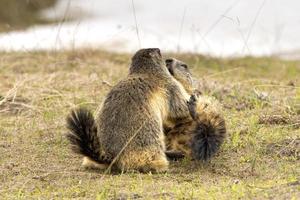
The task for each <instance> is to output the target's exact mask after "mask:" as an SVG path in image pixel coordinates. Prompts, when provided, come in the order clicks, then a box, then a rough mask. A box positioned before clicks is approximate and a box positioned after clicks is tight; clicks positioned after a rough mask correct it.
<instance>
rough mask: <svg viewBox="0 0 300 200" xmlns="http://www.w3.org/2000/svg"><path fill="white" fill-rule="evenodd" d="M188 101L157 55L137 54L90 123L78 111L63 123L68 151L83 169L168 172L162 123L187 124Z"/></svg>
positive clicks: (86, 113) (84, 113)
mask: <svg viewBox="0 0 300 200" xmlns="http://www.w3.org/2000/svg"><path fill="white" fill-rule="evenodd" d="M189 98H190V95H189V94H188V93H187V92H186V90H185V89H184V87H183V86H182V85H181V84H180V83H179V82H178V81H177V80H176V79H175V78H174V77H173V76H172V75H171V74H170V72H169V71H168V69H167V68H166V66H165V64H164V62H163V60H162V56H161V54H160V50H159V49H157V48H151V49H141V50H139V51H138V52H137V53H136V54H135V55H134V56H133V58H132V63H131V67H130V69H129V75H128V77H127V78H126V79H125V80H122V81H120V82H119V83H118V84H117V85H116V86H114V87H113V88H112V90H111V91H110V92H109V93H108V95H107V96H106V98H105V100H104V103H103V105H102V107H101V109H100V110H99V112H98V114H97V116H96V120H94V118H93V116H92V114H91V113H90V112H89V111H87V110H84V109H79V110H76V111H73V112H72V113H71V115H70V116H68V118H67V127H68V129H69V131H70V132H69V133H68V135H67V137H68V139H69V141H70V142H71V144H72V146H73V150H74V151H75V152H77V153H80V154H82V155H84V156H85V160H84V163H83V164H84V165H86V166H93V165H97V167H103V168H105V167H107V164H108V163H109V162H111V161H112V159H115V163H114V166H115V167H117V168H118V169H120V170H125V171H127V170H138V171H141V172H149V171H153V172H162V171H166V170H167V169H168V164H169V163H168V160H167V158H166V155H165V138H164V132H163V122H165V121H168V122H169V124H170V123H172V122H173V123H175V122H177V121H178V120H179V119H185V118H188V117H189V118H190V113H189V108H188V104H187V101H188V100H189Z"/></svg>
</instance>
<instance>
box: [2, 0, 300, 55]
mask: <svg viewBox="0 0 300 200" xmlns="http://www.w3.org/2000/svg"><path fill="white" fill-rule="evenodd" d="M299 8H300V1H299V0H288V1H282V0H272V1H271V0H252V1H249V0H229V1H219V0H185V1H179V0H169V1H166V0H164V1H162V0H151V1H147V0H123V1H120V0H22V1H21V0H0V50H2V51H3V50H5V51H12V50H14V51H15V50H16V51H19V50H21V51H31V50H63V49H76V48H97V49H104V50H110V51H117V52H132V51H135V50H137V49H138V48H140V47H159V48H161V49H162V50H163V51H170V52H192V53H201V54H207V55H212V56H217V57H232V56H243V55H254V56H280V57H283V58H287V59H299V58H300V14H299Z"/></svg>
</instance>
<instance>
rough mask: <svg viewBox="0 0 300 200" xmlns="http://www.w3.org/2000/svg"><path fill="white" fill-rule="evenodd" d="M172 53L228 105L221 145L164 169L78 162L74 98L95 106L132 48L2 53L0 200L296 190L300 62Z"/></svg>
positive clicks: (263, 195)
mask: <svg viewBox="0 0 300 200" xmlns="http://www.w3.org/2000/svg"><path fill="white" fill-rule="evenodd" d="M175 56H176V57H177V58H180V59H182V60H184V61H186V62H187V63H188V64H189V65H190V66H191V68H192V72H193V74H194V76H195V78H197V79H198V80H199V88H200V89H201V90H202V91H204V92H205V93H207V94H210V95H213V96H215V97H216V98H218V99H219V100H220V101H221V103H222V104H223V105H224V112H225V117H226V122H227V127H228V138H227V140H226V142H225V144H224V145H223V146H222V150H221V152H220V153H219V154H218V155H217V156H216V157H215V158H214V159H213V160H212V161H211V162H210V163H206V164H204V163H200V162H191V161H188V160H183V161H180V162H172V163H171V167H170V171H169V172H168V173H165V174H139V173H131V174H111V175H105V174H103V172H101V171H90V170H85V169H83V168H82V167H81V166H80V164H81V158H80V157H79V156H77V155H75V154H73V153H72V152H71V151H70V150H69V146H68V142H67V140H66V139H65V137H64V133H65V132H66V129H65V121H64V120H65V117H66V115H67V114H68V113H69V111H70V109H72V108H74V107H75V106H78V105H84V106H86V107H89V108H91V109H94V110H95V109H96V107H97V105H98V104H99V102H101V101H102V99H103V98H104V96H105V94H106V93H107V92H108V91H109V90H110V88H111V85H114V84H115V83H117V81H119V80H120V79H122V78H123V77H125V76H126V74H127V71H128V65H129V60H130V55H121V54H111V53H107V52H101V51H90V50H82V51H77V52H62V53H46V52H37V53H0V199H30V198H33V199H37V198H41V199H50V198H53V199H61V198H79V199H80V198H81V199H95V198H97V199H114V198H115V199H240V198H243V199H244V198H245V199H253V198H254V199H274V198H276V199H297V198H299V197H300V179H299V177H300V164H299V163H300V162H299V159H300V153H299V151H300V129H299V128H300V61H299V62H296V61H280V60H278V59H275V58H250V57H248V58H240V59H214V58H209V57H203V56H200V55H175Z"/></svg>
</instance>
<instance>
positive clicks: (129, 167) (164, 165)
mask: <svg viewBox="0 0 300 200" xmlns="http://www.w3.org/2000/svg"><path fill="white" fill-rule="evenodd" d="M117 165H118V168H120V169H121V170H123V171H139V172H143V173H147V172H155V173H160V172H165V171H167V170H168V167H169V162H168V160H167V158H166V155H165V153H164V152H163V151H161V152H158V151H153V150H150V149H149V150H142V151H133V150H132V151H125V152H124V154H122V155H121V156H120V158H119V160H118V162H117Z"/></svg>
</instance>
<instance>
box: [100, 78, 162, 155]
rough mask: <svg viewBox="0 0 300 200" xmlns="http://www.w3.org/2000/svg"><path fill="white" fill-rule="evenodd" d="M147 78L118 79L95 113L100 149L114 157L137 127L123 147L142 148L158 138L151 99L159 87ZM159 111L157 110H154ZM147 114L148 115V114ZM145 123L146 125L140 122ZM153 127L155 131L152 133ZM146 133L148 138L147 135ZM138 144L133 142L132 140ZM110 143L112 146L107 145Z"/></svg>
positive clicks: (156, 119)
mask: <svg viewBox="0 0 300 200" xmlns="http://www.w3.org/2000/svg"><path fill="white" fill-rule="evenodd" d="M148 79H150V77H149V78H146V77H143V78H140V77H138V76H132V77H130V76H129V78H128V79H126V80H123V81H121V82H119V83H118V84H117V85H116V86H115V87H114V88H112V90H111V91H110V92H109V94H108V95H107V98H106V99H105V101H104V104H103V105H102V106H103V107H102V109H101V111H100V112H99V116H97V117H98V119H97V120H96V121H97V123H98V130H99V131H98V134H99V136H100V138H101V143H102V147H103V151H104V152H105V154H106V155H108V156H110V157H112V158H114V157H115V156H116V155H117V154H118V153H119V152H120V151H121V149H122V148H123V146H124V145H125V144H126V142H127V141H128V140H129V138H130V137H132V135H133V134H135V132H136V131H137V130H138V129H139V128H141V127H142V126H143V127H142V129H143V131H140V133H139V134H137V136H136V138H135V139H134V140H133V141H132V142H131V144H130V145H129V146H128V147H127V148H130V146H132V147H135V148H136V147H137V146H140V147H143V146H147V145H150V144H153V140H159V138H158V136H159V133H160V131H161V130H157V127H160V126H161V125H160V124H159V123H161V119H160V117H157V118H156V117H155V116H159V115H157V114H158V113H153V111H154V110H153V107H151V106H152V104H151V103H149V102H151V99H152V98H153V96H154V95H156V93H157V92H158V90H159V84H157V83H156V84H155V85H153V81H152V82H151V81H148ZM158 112H159V111H158ZM150 116H151V117H150ZM145 122H146V124H144V123H145ZM153 129H154V130H155V129H156V130H157V134H153V133H151V134H150V132H153ZM147 133H149V134H148V136H150V137H149V138H148V136H147ZM141 141H143V143H142V144H139V145H136V144H135V143H136V142H139V143H140V142H141ZM111 144H113V145H111Z"/></svg>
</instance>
